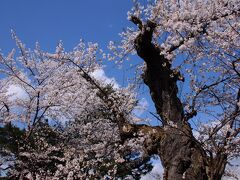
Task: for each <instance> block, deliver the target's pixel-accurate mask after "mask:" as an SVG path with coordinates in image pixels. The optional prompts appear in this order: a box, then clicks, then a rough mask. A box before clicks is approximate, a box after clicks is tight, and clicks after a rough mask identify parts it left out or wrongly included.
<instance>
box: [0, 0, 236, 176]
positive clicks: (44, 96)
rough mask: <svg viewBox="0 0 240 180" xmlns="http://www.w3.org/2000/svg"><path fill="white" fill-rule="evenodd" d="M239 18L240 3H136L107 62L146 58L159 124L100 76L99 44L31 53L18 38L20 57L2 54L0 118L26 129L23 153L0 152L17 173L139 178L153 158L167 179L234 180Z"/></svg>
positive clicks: (128, 92) (145, 74) (20, 141)
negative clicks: (148, 121)
mask: <svg viewBox="0 0 240 180" xmlns="http://www.w3.org/2000/svg"><path fill="white" fill-rule="evenodd" d="M239 12H240V2H239V0H205V1H202V0H194V1H191V0H156V1H148V3H147V4H146V5H142V4H140V3H138V2H135V6H134V7H133V9H132V10H131V11H130V12H129V13H128V18H129V20H130V21H131V22H133V27H128V28H127V29H126V31H124V32H122V33H121V37H122V41H121V42H120V44H115V43H114V42H110V44H109V48H110V50H111V52H112V54H110V55H108V56H107V57H108V59H109V60H113V59H115V60H116V61H118V59H120V62H121V61H123V60H125V59H126V56H128V55H129V54H133V55H138V56H139V57H140V58H141V59H143V61H144V63H143V64H142V65H141V69H142V75H141V78H142V79H143V82H144V84H146V85H147V86H148V87H149V91H150V95H151V97H152V101H153V102H154V105H155V108H156V113H157V118H158V120H159V122H160V125H159V126H149V125H145V124H139V123H136V121H135V120H136V118H135V117H134V115H133V113H132V111H133V109H134V107H135V106H136V104H137V100H136V95H135V93H134V90H133V88H132V86H129V87H127V88H114V87H113V86H112V85H111V84H106V83H104V82H102V81H101V80H98V79H97V78H95V77H94V75H93V74H94V71H96V70H99V69H101V68H102V66H101V63H100V62H101V60H100V59H98V57H100V56H102V55H103V56H105V54H103V53H102V51H101V50H100V49H99V48H98V45H97V44H95V43H88V44H87V45H86V44H85V43H83V42H80V43H79V45H78V46H77V47H76V48H75V49H74V50H73V51H72V52H65V51H64V48H63V45H62V43H61V42H60V43H59V45H58V46H57V48H56V52H55V53H47V52H44V51H42V50H41V49H40V47H39V45H38V44H37V45H36V48H35V50H34V51H30V50H28V49H26V48H25V46H24V45H23V44H22V43H21V41H20V40H19V39H18V38H17V37H16V35H15V34H14V33H13V38H14V39H15V41H16V42H17V46H18V49H19V50H20V55H19V56H18V57H16V56H15V55H14V50H13V51H12V52H11V53H9V55H8V56H7V57H4V55H1V56H0V63H1V65H0V68H1V74H2V79H1V81H0V87H1V90H0V93H1V96H0V102H1V119H0V120H1V123H5V124H6V123H10V122H11V123H16V122H20V123H21V126H23V127H24V132H21V133H18V134H19V136H20V137H17V138H15V140H16V141H17V147H14V149H17V151H12V150H11V147H9V146H5V147H4V148H3V149H1V152H2V151H4V153H5V154H6V153H8V156H7V157H9V158H6V159H7V160H8V161H13V163H12V164H11V163H10V165H11V170H10V172H9V176H10V177H11V178H13V179H14V178H15V179H19V178H20V179H24V178H27V179H58V178H66V179H86V178H93V179H94V178H113V179H114V178H115V179H117V178H126V179H131V178H132V179H133V178H135V179H137V178H140V177H141V174H144V173H146V172H147V171H148V170H149V167H151V166H150V164H149V160H150V158H151V157H154V156H155V155H158V156H159V157H160V159H161V162H162V165H163V167H164V175H163V178H164V179H166V180H175V179H189V180H190V179H196V180H203V179H210V180H215V179H221V178H222V177H223V176H224V175H228V176H232V177H234V176H236V175H234V174H232V172H231V171H228V170H227V169H226V166H227V164H228V163H229V162H230V160H231V159H234V158H237V157H239V151H240V147H239V146H240V139H239V132H240V56H239V47H240V36H239V30H240V24H239V19H240V18H239ZM180 84H184V88H182V92H180V91H179V85H180ZM13 89H18V90H17V92H18V93H16V91H13ZM19 92H20V93H19ZM60 122H61V123H62V122H66V124H65V125H61V123H60ZM10 127H11V126H10ZM12 129H13V128H12ZM10 137H11V136H10ZM10 139H11V138H10ZM1 154H3V153H1Z"/></svg>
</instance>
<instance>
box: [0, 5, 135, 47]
mask: <svg viewBox="0 0 240 180" xmlns="http://www.w3.org/2000/svg"><path fill="white" fill-rule="evenodd" d="M131 6H132V1H131V0H124V1H122V0H118V1H117V0H2V1H1V2H0V23H1V28H0V48H1V49H2V50H3V52H6V51H7V50H9V49H11V48H12V47H13V45H14V42H13V41H11V36H10V29H11V28H13V29H14V30H15V31H16V32H17V34H18V36H19V37H20V39H22V40H23V41H24V43H25V44H27V46H30V47H33V46H34V43H35V42H36V41H39V42H40V44H41V46H42V47H43V48H44V49H46V50H53V49H54V47H55V45H56V44H57V42H58V41H59V40H63V42H64V44H65V47H66V49H67V50H69V49H71V48H72V47H74V46H75V45H76V44H77V43H78V41H79V39H80V38H83V39H84V40H86V41H95V42H98V43H99V44H100V45H102V46H105V45H106V44H107V42H108V41H109V40H112V39H115V40H117V38H118V33H119V32H121V30H122V28H124V27H126V25H127V24H128V23H129V22H128V20H127V19H126V17H127V11H128V10H130V9H131Z"/></svg>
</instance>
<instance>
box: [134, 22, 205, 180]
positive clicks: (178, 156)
mask: <svg viewBox="0 0 240 180" xmlns="http://www.w3.org/2000/svg"><path fill="white" fill-rule="evenodd" d="M132 21H133V22H134V23H135V24H138V26H139V27H140V30H141V32H140V34H139V35H138V36H137V38H136V39H135V49H136V51H137V54H138V55H139V56H140V57H141V58H142V59H143V60H144V61H145V63H146V69H145V72H144V74H143V80H144V83H145V84H146V85H147V86H148V87H149V89H150V93H151V97H152V100H153V102H154V104H155V107H156V110H157V113H158V114H159V116H160V117H161V119H162V121H163V128H162V129H163V131H164V133H163V134H164V136H163V137H162V138H161V142H160V146H159V148H158V154H159V156H160V158H161V161H162V164H163V167H164V168H165V173H164V179H166V180H178V179H189V180H193V179H194V180H203V179H208V176H207V170H206V154H205V152H204V150H203V149H202V147H201V146H200V145H199V144H198V142H197V141H196V140H195V138H194V137H193V135H192V129H191V127H190V124H189V123H188V122H187V121H186V120H185V118H184V112H183V107H182V103H181V101H180V99H179V98H178V97H177V93H178V87H177V80H178V78H179V77H178V76H179V74H178V73H175V72H174V71H173V70H172V69H171V64H170V63H169V61H168V60H167V59H165V58H164V56H163V55H161V54H160V53H161V52H160V49H159V48H158V47H156V46H155V45H154V44H153V43H152V34H153V31H154V28H155V24H154V23H152V22H150V21H148V22H147V23H146V24H145V25H143V24H142V22H141V21H140V20H138V19H137V18H135V17H133V19H132Z"/></svg>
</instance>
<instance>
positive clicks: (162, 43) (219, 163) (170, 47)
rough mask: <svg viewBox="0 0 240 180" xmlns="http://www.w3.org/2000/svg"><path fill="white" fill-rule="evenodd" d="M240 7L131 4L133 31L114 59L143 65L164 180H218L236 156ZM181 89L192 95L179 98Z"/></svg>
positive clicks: (171, 0) (167, 1)
mask: <svg viewBox="0 0 240 180" xmlns="http://www.w3.org/2000/svg"><path fill="white" fill-rule="evenodd" d="M239 4H240V2H239V1H238V0H236V1H235V0H233V1H231V0H230V1H224V0H223V1H214V0H209V1H208V0H207V1H198V0H196V1H187V0H180V1H177V0H158V1H154V2H152V1H151V2H150V3H148V4H147V5H146V6H143V5H141V4H140V3H138V2H136V5H135V7H134V8H133V9H132V11H131V12H129V14H128V15H129V20H130V21H132V22H133V23H134V24H135V25H136V28H132V27H131V28H128V29H127V30H126V31H124V32H123V33H122V34H121V36H122V42H121V44H120V45H118V47H120V48H117V46H116V45H115V44H114V43H113V42H110V45H109V47H110V49H111V50H112V51H113V53H114V55H115V57H120V58H124V57H125V56H126V55H127V54H129V53H130V52H131V53H133V54H134V53H135V54H137V55H138V56H139V57H141V58H142V59H143V60H144V65H143V68H142V69H143V74H142V78H143V81H144V83H145V84H146V85H147V86H148V87H149V90H150V94H151V97H152V100H153V102H154V104H155V107H156V111H157V114H158V115H159V117H160V121H161V123H162V126H161V127H160V128H159V131H158V133H159V137H160V139H159V141H160V142H159V145H158V147H157V149H156V153H157V154H158V155H159V156H160V158H161V161H162V164H163V166H164V169H165V173H164V179H221V177H222V176H223V174H224V172H225V167H226V164H227V163H228V162H229V160H230V159H231V158H234V157H236V156H239V113H240V111H239V100H240V87H239V82H240V79H239V77H240V76H239V71H240V69H239V63H240V59H239V42H240V36H239V10H240V7H239ZM113 58H114V57H113ZM181 81H183V82H184V84H186V85H187V86H188V87H189V88H186V91H185V92H183V93H181V96H182V97H179V89H178V84H179V83H178V82H181ZM195 116H196V117H195ZM193 117H195V118H194V119H195V120H196V119H197V120H199V121H198V122H195V120H194V119H193ZM192 119H193V120H192ZM191 121H192V122H193V123H192V125H191V124H190V122H191ZM192 127H194V128H195V130H197V131H199V133H196V132H195V130H194V131H193V130H192ZM193 132H194V134H195V136H194V135H193ZM197 134H198V135H197ZM196 135H197V136H196Z"/></svg>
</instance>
